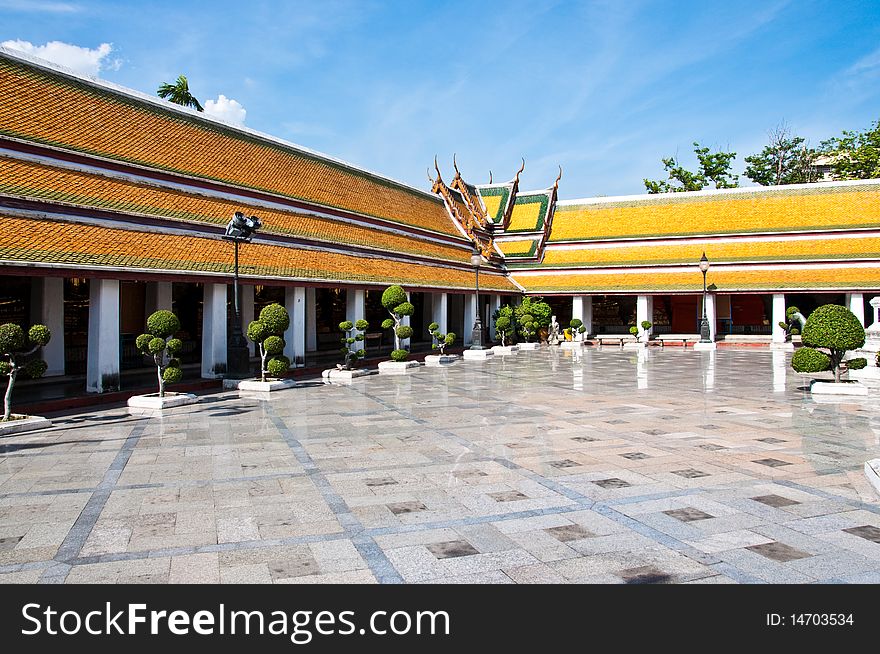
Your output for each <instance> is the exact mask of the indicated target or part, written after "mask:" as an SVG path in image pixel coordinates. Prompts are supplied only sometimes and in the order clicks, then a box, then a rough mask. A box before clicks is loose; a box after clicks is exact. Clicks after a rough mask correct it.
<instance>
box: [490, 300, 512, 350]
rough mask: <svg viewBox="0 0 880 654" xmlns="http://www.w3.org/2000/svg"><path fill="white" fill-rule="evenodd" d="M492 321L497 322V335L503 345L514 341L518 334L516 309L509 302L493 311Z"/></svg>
mask: <svg viewBox="0 0 880 654" xmlns="http://www.w3.org/2000/svg"><path fill="white" fill-rule="evenodd" d="M492 321H493V322H494V323H495V336H496V337H498V338H499V339H500V340H501V345H502V347H503V346H505V345H507V344H508V341H510V342H513V337H514V336H515V335H516V311H515V310H514V308H513V307H512V306H510V305H509V304H505V305H504V306H501V307H498V308H497V309H495V311H494V312H493V313H492Z"/></svg>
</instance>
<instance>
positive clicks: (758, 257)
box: [542, 236, 880, 268]
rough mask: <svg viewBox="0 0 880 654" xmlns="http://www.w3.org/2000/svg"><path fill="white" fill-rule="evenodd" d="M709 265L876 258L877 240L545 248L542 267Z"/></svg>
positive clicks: (878, 254) (781, 239)
mask: <svg viewBox="0 0 880 654" xmlns="http://www.w3.org/2000/svg"><path fill="white" fill-rule="evenodd" d="M703 252H705V253H706V256H707V257H709V260H710V261H711V262H713V263H723V262H727V263H734V262H741V261H773V260H784V261H797V260H811V259H880V237H860V238H810V239H794V238H786V237H784V236H780V237H779V238H777V239H774V240H772V241H744V240H728V241H717V242H712V243H682V244H677V245H654V244H650V243H646V244H641V245H628V244H626V242H621V244H620V246H617V247H608V248H605V247H602V248H598V247H594V248H589V247H587V248H579V249H576V250H575V249H560V248H547V249H546V250H545V251H544V259H543V261H542V266H543V267H552V268H555V267H557V266H559V267H566V266H570V267H574V266H581V267H596V266H612V265H613V266H646V265H661V264H677V263H678V264H680V263H684V264H688V263H693V262H695V261H698V260H699V259H700V256H701V255H702V253H703Z"/></svg>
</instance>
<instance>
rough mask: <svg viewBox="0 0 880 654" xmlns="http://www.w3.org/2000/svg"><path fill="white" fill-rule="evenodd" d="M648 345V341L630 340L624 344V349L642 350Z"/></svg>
mask: <svg viewBox="0 0 880 654" xmlns="http://www.w3.org/2000/svg"><path fill="white" fill-rule="evenodd" d="M646 347H648V344H647V343H635V342H629V343H624V344H623V349H624V350H641V349H642V348H646Z"/></svg>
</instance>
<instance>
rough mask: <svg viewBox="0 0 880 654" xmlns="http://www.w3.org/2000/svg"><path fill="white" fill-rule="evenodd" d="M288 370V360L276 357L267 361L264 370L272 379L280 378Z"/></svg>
mask: <svg viewBox="0 0 880 654" xmlns="http://www.w3.org/2000/svg"><path fill="white" fill-rule="evenodd" d="M289 369H290V359H288V358H287V357H286V356H277V357H272V358H271V359H269V363H268V364H266V370H268V371H269V374H270V375H272V376H274V377H280V376H281V375H283V374H284V373H286V372H287V371H288V370H289Z"/></svg>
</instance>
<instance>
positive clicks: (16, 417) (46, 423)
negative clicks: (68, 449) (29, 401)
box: [0, 413, 52, 436]
mask: <svg viewBox="0 0 880 654" xmlns="http://www.w3.org/2000/svg"><path fill="white" fill-rule="evenodd" d="M10 418H12V419H11V420H9V421H8V422H0V436H10V435H11V434H20V433H22V432H25V431H34V430H37V429H47V428H48V427H51V426H52V421H51V420H49V419H48V418H44V417H42V416H26V415H22V414H20V413H13V414H11V415H10Z"/></svg>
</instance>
